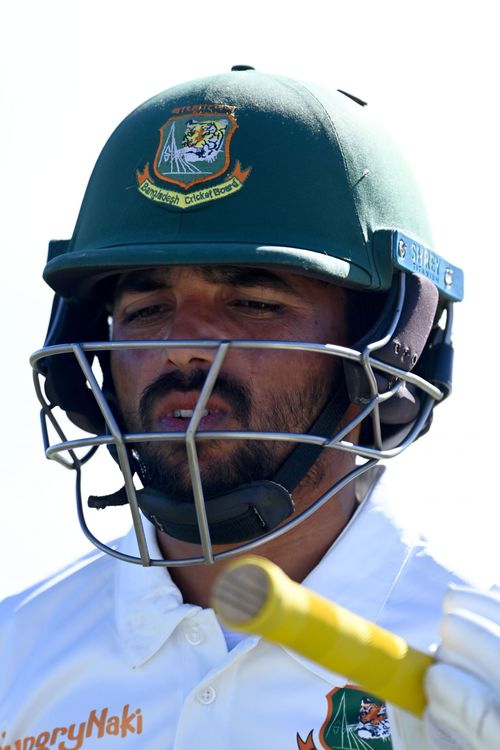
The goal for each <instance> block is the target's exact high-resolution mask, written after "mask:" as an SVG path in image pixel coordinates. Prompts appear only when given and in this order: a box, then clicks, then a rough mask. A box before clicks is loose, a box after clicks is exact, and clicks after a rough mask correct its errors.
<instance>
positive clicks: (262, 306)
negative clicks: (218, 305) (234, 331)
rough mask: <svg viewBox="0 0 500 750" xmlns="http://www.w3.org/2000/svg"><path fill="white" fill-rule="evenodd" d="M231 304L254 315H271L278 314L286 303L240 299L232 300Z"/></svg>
mask: <svg viewBox="0 0 500 750" xmlns="http://www.w3.org/2000/svg"><path fill="white" fill-rule="evenodd" d="M230 306H231V307H233V308H236V309H238V310H241V311H242V312H243V313H245V314H247V315H252V316H254V317H266V316H268V317H271V316H273V315H278V314H279V313H281V312H282V311H283V309H284V305H282V304H280V303H278V302H266V301H264V300H257V299H238V300H235V301H233V302H231V305H230Z"/></svg>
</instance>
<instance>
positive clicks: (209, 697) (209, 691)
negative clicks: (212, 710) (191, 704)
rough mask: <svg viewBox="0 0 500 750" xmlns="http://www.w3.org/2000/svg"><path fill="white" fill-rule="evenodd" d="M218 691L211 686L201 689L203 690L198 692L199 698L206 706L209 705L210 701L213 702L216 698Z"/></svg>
mask: <svg viewBox="0 0 500 750" xmlns="http://www.w3.org/2000/svg"><path fill="white" fill-rule="evenodd" d="M216 695H217V693H216V692H215V690H214V688H213V687H211V686H209V687H206V688H204V689H203V690H201V692H199V693H198V700H199V701H200V703H203V704H204V705H205V706H208V704H209V703H213V702H214V700H215V697H216Z"/></svg>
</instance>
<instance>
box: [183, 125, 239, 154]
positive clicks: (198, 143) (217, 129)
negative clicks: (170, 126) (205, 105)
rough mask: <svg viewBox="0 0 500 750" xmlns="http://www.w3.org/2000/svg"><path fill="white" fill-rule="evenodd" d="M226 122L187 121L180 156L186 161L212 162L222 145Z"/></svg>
mask: <svg viewBox="0 0 500 750" xmlns="http://www.w3.org/2000/svg"><path fill="white" fill-rule="evenodd" d="M227 124H228V120H226V119H220V120H194V119H192V120H188V122H187V123H186V130H185V132H184V136H183V138H182V155H183V157H184V159H185V160H186V161H208V162H212V161H214V160H215V159H216V158H217V154H218V153H219V151H220V150H221V148H222V144H223V143H224V135H225V133H226V128H227Z"/></svg>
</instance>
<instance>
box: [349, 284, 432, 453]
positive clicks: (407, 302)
mask: <svg viewBox="0 0 500 750" xmlns="http://www.w3.org/2000/svg"><path fill="white" fill-rule="evenodd" d="M397 300H398V285H397V284H393V286H392V289H391V291H390V293H389V295H388V298H387V302H386V305H385V307H384V309H383V311H382V314H381V316H380V318H379V320H378V321H377V323H376V324H375V326H374V327H373V328H372V329H371V330H370V331H369V332H368V333H367V334H366V336H364V337H363V338H362V339H361V340H360V341H359V342H358V343H357V344H356V345H355V347H354V348H355V349H358V350H359V351H361V352H363V351H364V350H365V348H366V347H367V346H368V345H370V344H373V343H374V342H377V341H383V340H384V339H385V338H387V336H388V332H389V333H390V332H391V330H392V329H393V330H392V333H390V336H389V339H388V340H387V341H386V342H385V344H384V345H383V346H381V347H380V348H374V349H373V350H372V353H371V358H372V359H376V360H379V361H381V362H384V363H386V364H389V365H392V366H393V367H397V368H399V369H401V370H403V371H405V372H410V371H411V370H413V369H414V367H415V366H416V365H417V363H418V362H419V360H420V357H421V355H422V353H423V351H424V349H425V347H426V344H427V342H428V340H429V336H430V334H431V331H432V328H433V326H434V322H435V318H436V313H437V310H438V303H439V292H438V290H437V288H436V286H435V285H434V284H433V283H432V282H431V281H430V280H429V279H427V278H426V277H425V276H420V275H419V274H408V275H406V289H405V294H404V300H403V305H402V308H401V311H400V314H399V317H398V319H397V321H396V322H395V324H394V317H395V315H396V305H397ZM344 372H345V376H346V382H347V389H348V393H349V397H350V399H351V401H352V402H353V403H355V404H359V405H364V404H366V403H368V402H369V401H370V400H371V399H372V398H373V395H374V394H373V392H372V388H371V385H370V381H369V379H368V377H367V374H366V372H365V370H364V369H363V367H362V366H361V365H360V364H358V363H356V362H352V361H348V360H345V361H344ZM374 375H375V379H376V381H377V389H378V393H385V392H386V391H388V390H389V388H390V387H391V386H392V385H393V383H394V378H391V377H390V376H389V375H386V374H385V373H382V372H380V371H377V370H374ZM420 406H421V404H420V397H419V394H418V391H417V389H415V388H413V387H412V386H409V385H406V384H403V385H402V386H401V387H400V388H399V390H398V391H397V393H395V394H394V395H393V396H392V397H391V398H389V399H387V400H386V401H384V402H382V403H380V405H379V414H380V421H381V423H382V425H387V426H388V428H389V429H388V430H386V433H387V434H388V435H389V433H390V432H392V431H393V430H391V427H395V426H398V427H401V426H405V425H409V424H411V423H412V422H413V421H414V420H415V419H416V418H417V416H418V414H419V412H420ZM390 442H392V441H390Z"/></svg>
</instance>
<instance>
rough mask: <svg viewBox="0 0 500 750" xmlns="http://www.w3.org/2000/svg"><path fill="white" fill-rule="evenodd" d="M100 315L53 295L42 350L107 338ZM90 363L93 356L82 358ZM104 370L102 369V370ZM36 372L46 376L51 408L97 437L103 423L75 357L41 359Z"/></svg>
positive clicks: (64, 356)
mask: <svg viewBox="0 0 500 750" xmlns="http://www.w3.org/2000/svg"><path fill="white" fill-rule="evenodd" d="M104 329H105V318H104V316H103V315H102V311H100V312H99V315H98V316H96V313H95V309H94V310H92V308H91V307H90V306H87V305H84V304H81V303H72V302H67V301H66V300H64V299H62V298H61V297H59V296H58V295H55V297H54V302H53V305H52V312H51V317H50V323H49V329H48V331H47V337H46V340H45V344H44V346H54V345H57V344H67V343H72V342H83V341H96V340H102V339H103V338H106V333H105V332H104ZM85 356H86V357H87V359H88V361H89V362H90V363H92V361H93V358H94V355H93V354H86V355H85ZM103 369H104V368H103ZM38 370H39V371H40V372H41V373H42V375H44V376H45V385H44V388H45V394H46V396H47V399H48V401H49V403H50V404H51V406H59V407H60V408H61V409H62V410H63V411H65V412H66V414H67V416H68V418H69V419H70V420H71V421H72V422H73V424H75V425H76V426H77V427H79V428H80V429H82V430H85V431H86V432H91V433H95V434H97V433H100V432H102V431H103V428H104V419H103V416H102V414H101V411H100V409H99V407H98V405H97V402H96V400H95V398H94V396H93V394H92V391H91V390H90V389H89V387H88V386H87V382H86V379H85V376H84V374H83V372H82V370H81V367H80V365H79V364H78V361H77V360H76V357H75V356H74V354H55V355H52V356H50V357H45V358H44V359H41V360H40V361H39V363H38Z"/></svg>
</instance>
